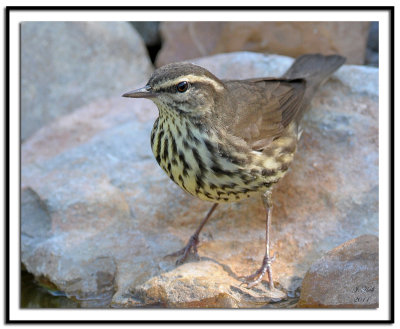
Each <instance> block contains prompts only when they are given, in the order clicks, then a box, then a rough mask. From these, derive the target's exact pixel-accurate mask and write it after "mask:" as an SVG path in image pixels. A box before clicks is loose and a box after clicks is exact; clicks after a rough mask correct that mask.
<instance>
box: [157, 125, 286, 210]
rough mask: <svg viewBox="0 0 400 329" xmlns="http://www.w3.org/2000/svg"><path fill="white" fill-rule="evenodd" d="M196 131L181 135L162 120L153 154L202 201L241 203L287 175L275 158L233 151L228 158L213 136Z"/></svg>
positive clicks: (164, 167)
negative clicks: (280, 168)
mask: <svg viewBox="0 0 400 329" xmlns="http://www.w3.org/2000/svg"><path fill="white" fill-rule="evenodd" d="M178 130H179V126H178ZM194 131H195V130H194V129H193V130H192V131H191V132H190V133H188V131H187V130H185V129H180V130H179V133H177V132H176V131H174V130H173V129H170V126H169V125H168V124H167V123H164V122H162V121H161V122H160V123H159V124H158V125H155V126H154V128H153V131H152V139H151V140H152V151H153V154H154V156H155V158H156V160H157V162H158V164H159V165H160V167H161V168H162V169H163V170H164V171H165V172H166V173H167V175H168V176H169V177H170V178H171V180H173V181H174V182H175V183H176V184H177V185H179V186H180V187H181V188H182V189H183V190H185V191H186V192H188V193H190V194H192V195H194V196H197V197H198V198H200V199H202V200H206V201H211V202H218V203H223V202H235V201H239V200H242V199H245V198H248V197H250V196H252V195H254V194H259V193H260V192H264V191H266V190H268V189H270V188H271V186H272V185H273V184H274V183H276V182H277V181H278V180H279V179H280V178H281V177H282V176H283V174H284V171H282V170H278V169H279V168H278V167H277V166H278V165H277V164H276V163H275V162H274V161H272V160H273V159H268V158H266V157H265V156H263V155H262V154H257V152H251V154H250V153H248V154H244V153H243V152H235V151H233V150H232V149H230V151H229V156H228V155H227V153H228V152H224V151H221V150H220V149H218V147H217V145H219V144H218V143H217V142H216V141H215V140H213V136H212V135H208V136H204V135H200V134H196V133H195V132H194ZM253 153H254V154H253ZM275 167H277V169H276V170H274V168H275Z"/></svg>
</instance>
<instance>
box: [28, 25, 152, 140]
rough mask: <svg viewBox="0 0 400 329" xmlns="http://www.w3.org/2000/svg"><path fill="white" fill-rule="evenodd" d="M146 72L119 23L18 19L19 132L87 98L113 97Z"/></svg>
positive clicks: (140, 47)
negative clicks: (19, 64) (19, 33)
mask: <svg viewBox="0 0 400 329" xmlns="http://www.w3.org/2000/svg"><path fill="white" fill-rule="evenodd" d="M151 71H152V65H151V62H150V60H149V58H148V56H147V51H146V48H145V46H144V44H143V41H142V40H141V38H140V36H139V35H138V34H137V32H136V31H135V30H134V29H133V28H132V26H130V24H128V23H124V22H113V23H111V22H23V23H22V24H21V113H22V115H21V137H22V139H23V140H25V139H26V138H27V137H29V136H30V135H32V134H33V133H34V132H35V131H36V130H38V129H39V128H40V127H42V126H43V125H45V124H47V123H49V122H51V121H53V120H54V119H55V118H57V117H59V116H60V115H65V114H67V113H70V112H71V111H73V110H75V109H76V108H78V107H80V106H83V105H84V104H87V103H88V102H91V101H94V100H98V99H107V98H109V97H112V96H114V97H115V96H119V95H120V94H121V92H122V90H125V88H126V87H127V86H129V87H134V86H139V85H141V84H143V82H145V81H146V80H147V79H148V77H149V75H150V73H151Z"/></svg>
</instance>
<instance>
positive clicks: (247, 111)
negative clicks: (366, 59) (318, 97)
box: [221, 54, 345, 149]
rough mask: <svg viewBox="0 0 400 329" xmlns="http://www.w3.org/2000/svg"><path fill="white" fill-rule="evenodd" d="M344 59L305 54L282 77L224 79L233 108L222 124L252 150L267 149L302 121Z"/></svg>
mask: <svg viewBox="0 0 400 329" xmlns="http://www.w3.org/2000/svg"><path fill="white" fill-rule="evenodd" d="M344 61H345V59H344V57H342V56H338V55H332V56H323V55H319V54H315V55H304V56H301V57H299V58H298V59H297V60H296V61H295V62H294V64H293V65H292V66H291V67H290V68H289V70H288V71H287V72H286V73H285V74H284V75H283V76H282V78H257V79H249V80H226V81H223V82H224V84H225V86H226V88H227V90H228V94H229V95H230V97H229V98H230V99H229V101H228V102H227V103H228V104H229V107H230V110H229V111H225V112H226V113H228V115H226V116H225V119H223V120H222V122H221V125H223V126H224V127H226V129H227V131H228V132H229V133H230V134H232V135H234V136H237V137H239V138H243V139H244V140H245V141H246V142H247V143H248V144H249V146H250V147H251V148H252V149H263V148H265V147H266V146H267V145H268V144H269V143H270V142H271V141H272V140H273V139H276V138H277V137H279V136H282V135H284V134H285V133H287V128H288V127H289V125H290V124H291V123H294V124H297V123H298V121H299V120H300V119H301V117H302V116H303V114H304V112H305V111H306V110H307V109H308V107H309V105H310V102H311V99H312V97H313V96H314V94H315V92H316V90H317V88H318V86H319V85H320V84H321V83H323V82H324V80H326V79H327V78H328V77H329V76H330V75H331V74H332V72H334V71H335V70H336V69H337V68H338V67H339V66H341V65H342V64H343V63H344ZM291 131H293V129H291Z"/></svg>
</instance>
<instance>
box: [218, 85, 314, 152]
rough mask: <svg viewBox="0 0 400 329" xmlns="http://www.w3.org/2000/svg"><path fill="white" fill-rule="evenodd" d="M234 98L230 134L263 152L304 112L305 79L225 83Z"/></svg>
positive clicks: (229, 120)
mask: <svg viewBox="0 0 400 329" xmlns="http://www.w3.org/2000/svg"><path fill="white" fill-rule="evenodd" d="M224 83H225V85H226V87H227V88H228V90H229V92H230V95H231V96H232V97H231V114H232V116H231V118H229V119H228V120H227V122H226V124H225V126H226V128H227V130H228V133H230V134H232V135H234V136H236V137H239V138H243V139H244V140H245V141H246V142H247V143H248V144H249V145H250V146H251V148H253V149H261V148H263V147H265V146H267V145H266V144H268V143H269V142H270V141H271V140H272V139H273V138H275V137H278V136H280V135H281V134H283V133H284V131H285V129H286V127H288V125H289V124H290V123H291V122H293V121H295V120H296V119H297V118H298V117H299V116H300V115H301V112H302V111H303V110H304V107H305V105H306V104H304V103H303V96H304V92H305V88H306V82H305V80H303V79H295V80H289V79H275V78H259V79H250V80H238V81H235V80H231V81H224Z"/></svg>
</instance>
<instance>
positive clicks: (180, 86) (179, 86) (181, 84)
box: [176, 81, 189, 93]
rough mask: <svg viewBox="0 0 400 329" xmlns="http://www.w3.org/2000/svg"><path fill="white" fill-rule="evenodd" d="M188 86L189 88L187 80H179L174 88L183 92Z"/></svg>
mask: <svg viewBox="0 0 400 329" xmlns="http://www.w3.org/2000/svg"><path fill="white" fill-rule="evenodd" d="M188 88H189V82H187V81H182V82H179V83H178V84H177V85H176V90H178V91H179V92H180V93H184V92H185V91H186V90H188Z"/></svg>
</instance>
